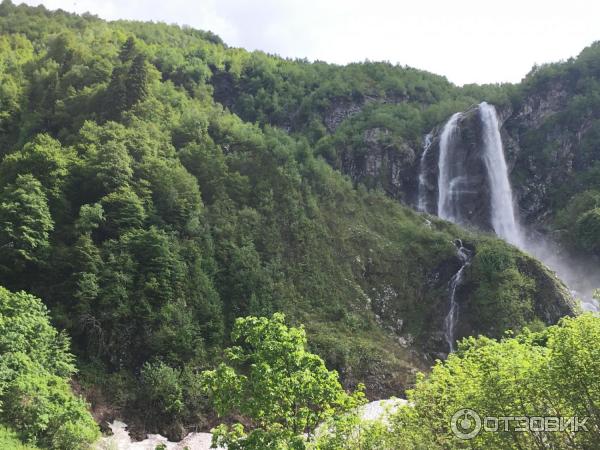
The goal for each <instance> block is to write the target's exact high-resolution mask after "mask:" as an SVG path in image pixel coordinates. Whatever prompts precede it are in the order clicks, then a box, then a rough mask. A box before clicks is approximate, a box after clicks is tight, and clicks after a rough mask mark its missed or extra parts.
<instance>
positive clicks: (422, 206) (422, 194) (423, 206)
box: [417, 133, 433, 212]
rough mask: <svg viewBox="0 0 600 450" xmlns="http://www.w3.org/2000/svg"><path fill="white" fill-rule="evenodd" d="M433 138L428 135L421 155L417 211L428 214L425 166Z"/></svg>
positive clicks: (430, 134) (431, 134)
mask: <svg viewBox="0 0 600 450" xmlns="http://www.w3.org/2000/svg"><path fill="white" fill-rule="evenodd" d="M432 136H433V133H428V134H427V135H426V136H425V139H424V143H423V154H422V155H421V161H420V163H419V194H418V195H419V197H418V201H417V209H418V210H419V211H421V212H427V211H428V206H429V205H428V204H427V192H426V179H425V164H426V161H427V159H426V158H427V152H428V151H429V147H431V139H432Z"/></svg>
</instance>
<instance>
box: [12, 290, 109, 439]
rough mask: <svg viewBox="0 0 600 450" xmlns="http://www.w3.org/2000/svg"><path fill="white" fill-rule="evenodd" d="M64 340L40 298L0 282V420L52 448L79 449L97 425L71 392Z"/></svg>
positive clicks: (69, 359)
mask: <svg viewBox="0 0 600 450" xmlns="http://www.w3.org/2000/svg"><path fill="white" fill-rule="evenodd" d="M68 347H69V341H68V339H67V338H66V337H65V335H64V334H62V333H58V332H57V331H56V329H54V328H53V327H52V326H51V325H50V322H49V317H48V312H47V310H46V308H45V306H44V305H43V304H42V303H41V301H40V300H39V299H37V298H35V297H33V296H31V295H29V294H26V293H24V292H20V293H15V294H13V293H11V292H9V291H8V290H6V289H4V288H1V287H0V404H1V405H2V410H1V412H0V423H4V424H9V425H10V426H11V427H12V428H14V429H15V430H16V431H17V432H18V434H19V436H20V438H22V439H23V440H26V441H28V442H31V443H35V444H39V445H42V446H44V447H48V448H55V449H65V450H67V449H69V450H70V449H73V450H75V449H84V448H87V447H88V446H89V444H91V443H92V442H94V441H95V440H96V439H97V437H98V435H99V432H98V427H97V425H96V424H95V422H94V420H93V419H92V417H91V415H90V414H89V413H88V411H87V405H86V404H85V403H84V402H83V400H81V399H80V398H78V397H75V396H74V394H73V392H72V391H71V389H70V387H69V384H68V377H69V376H70V375H72V374H73V373H74V372H75V367H74V365H73V357H72V355H71V354H69V353H68Z"/></svg>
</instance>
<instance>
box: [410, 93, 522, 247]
mask: <svg viewBox="0 0 600 450" xmlns="http://www.w3.org/2000/svg"><path fill="white" fill-rule="evenodd" d="M478 113H479V118H480V120H481V134H482V141H483V142H482V145H481V148H479V149H478V152H479V153H478V158H480V160H481V162H482V163H483V167H484V168H485V177H486V179H487V184H488V186H489V193H490V199H489V202H490V203H489V204H490V216H491V217H490V218H489V220H490V224H491V227H492V228H493V230H494V231H495V232H496V234H497V235H498V236H500V237H501V238H503V239H504V240H506V241H508V242H510V243H511V244H513V245H516V246H518V247H521V248H522V247H523V245H524V242H523V237H522V233H521V230H520V228H519V225H518V223H517V220H516V218H515V211H514V206H513V197H512V190H511V187H510V182H509V180H508V168H507V166H506V160H505V159H504V149H503V148H502V138H501V136H500V128H499V123H498V116H497V114H496V109H495V108H494V107H493V106H492V105H489V104H488V103H486V102H483V103H481V104H480V105H479V107H478ZM461 116H462V113H456V114H454V115H453V116H452V117H451V118H450V120H448V122H446V124H445V125H444V128H443V130H442V133H441V135H440V154H439V160H438V168H439V175H438V216H439V217H441V218H442V219H446V220H449V221H450V222H454V223H458V224H463V225H464V224H468V223H469V222H470V221H469V218H468V217H465V214H466V213H465V211H464V209H465V208H464V203H465V201H466V199H467V198H468V196H472V195H480V193H478V192H477V191H476V190H475V191H474V190H473V186H471V185H470V183H471V181H472V180H473V179H474V178H475V175H477V174H473V173H469V167H468V164H467V163H468V161H467V160H468V158H469V157H468V155H467V152H468V150H466V149H465V148H462V147H461V146H460V145H457V141H458V142H460V141H459V140H458V139H457V138H460V136H459V131H460V127H459V124H458V121H459V119H460V118H461ZM471 163H472V162H471ZM421 176H424V175H423V170H422V171H421V175H420V177H421Z"/></svg>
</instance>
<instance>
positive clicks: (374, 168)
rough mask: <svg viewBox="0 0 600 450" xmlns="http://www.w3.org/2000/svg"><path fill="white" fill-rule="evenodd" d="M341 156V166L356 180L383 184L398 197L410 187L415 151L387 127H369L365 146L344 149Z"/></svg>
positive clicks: (371, 183) (340, 153) (374, 185)
mask: <svg viewBox="0 0 600 450" xmlns="http://www.w3.org/2000/svg"><path fill="white" fill-rule="evenodd" d="M338 158H339V163H338V164H339V167H340V170H341V171H342V172H343V173H344V174H346V175H348V176H349V177H350V178H351V179H352V181H353V182H355V183H359V182H360V183H363V184H365V185H366V186H367V187H371V188H375V187H377V188H382V189H384V190H385V191H386V192H387V193H388V195H390V196H391V197H393V198H396V199H398V200H403V199H404V193H405V192H407V191H409V190H410V187H409V185H410V183H412V176H411V172H412V171H413V167H414V164H415V151H414V149H413V148H412V147H410V146H409V145H408V144H406V143H405V142H402V141H399V140H397V139H396V137H395V136H393V135H392V133H391V132H390V131H389V130H388V129H386V128H378V127H377V128H370V129H367V130H365V131H364V132H363V141H362V144H361V148H360V149H358V150H357V149H352V148H347V149H342V150H341V151H340V152H339V153H338Z"/></svg>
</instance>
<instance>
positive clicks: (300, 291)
mask: <svg viewBox="0 0 600 450" xmlns="http://www.w3.org/2000/svg"><path fill="white" fill-rule="evenodd" d="M599 52H600V51H599V50H598V48H597V47H596V46H594V47H591V48H590V49H588V50H586V52H584V53H583V54H582V56H581V57H580V59H578V60H577V61H570V62H568V63H565V64H563V65H557V66H548V67H543V68H536V69H534V70H533V71H532V73H531V74H530V75H529V76H528V78H527V79H526V80H525V82H524V83H523V84H521V85H518V86H517V85H502V86H497V85H494V86H475V85H473V86H464V87H462V88H459V87H456V86H454V85H453V84H451V83H449V82H448V81H447V80H446V79H445V78H444V77H440V76H437V75H433V74H430V73H427V72H423V71H419V70H416V69H412V68H408V67H401V66H395V65H391V64H388V63H371V62H365V63H360V64H350V65H348V66H336V65H331V64H326V63H321V62H316V63H309V62H308V61H303V60H288V59H282V58H279V57H276V56H272V55H267V54H264V53H262V52H247V51H245V50H242V49H237V48H230V47H228V46H227V45H226V44H225V43H223V42H222V41H221V39H220V38H219V37H217V36H215V35H213V34H211V33H207V32H202V31H198V30H194V29H191V28H185V27H177V26H170V25H165V24H150V23H139V22H126V21H116V22H105V21H103V20H100V19H98V18H97V17H94V16H91V15H83V16H77V15H73V14H68V13H65V12H62V11H57V12H50V11H48V10H46V9H45V8H44V7H36V8H31V7H27V6H15V5H13V4H12V3H11V2H10V1H8V0H3V2H2V3H1V4H0V286H2V288H0V289H1V290H0V328H2V329H3V330H4V331H3V332H2V333H0V405H1V406H2V408H1V411H0V444H1V443H2V439H5V440H7V442H8V441H9V440H11V442H12V441H14V440H16V439H20V440H21V441H23V442H26V443H28V444H30V445H37V446H39V447H41V448H60V449H63V448H64V449H71V448H73V449H74V448H85V445H86V443H88V442H92V441H93V440H94V439H95V438H96V437H97V435H98V432H99V428H98V427H97V426H95V425H94V423H93V422H92V419H91V416H90V414H89V413H87V412H86V406H87V407H88V409H90V410H91V411H92V412H93V413H94V418H95V419H96V420H97V421H98V422H99V423H100V424H101V425H102V426H105V425H106V423H105V422H106V420H109V419H114V418H116V417H121V418H124V419H126V420H127V422H128V424H130V426H131V427H132V429H134V430H137V432H138V433H139V434H140V435H141V434H143V433H144V432H146V431H152V432H162V433H163V434H166V435H168V436H169V437H172V438H174V439H176V438H181V437H182V436H184V435H185V434H186V432H188V431H189V430H193V429H210V427H211V426H213V425H215V424H216V410H217V409H218V408H215V405H214V403H213V402H212V401H211V398H210V396H209V395H207V393H206V389H205V387H203V386H201V385H202V383H201V379H202V377H201V376H200V373H201V372H203V371H210V370H213V369H215V368H216V367H217V366H219V364H220V363H222V362H223V361H224V360H226V359H227V358H226V353H225V352H224V349H225V348H226V347H230V346H231V345H232V338H231V336H232V332H234V336H235V332H236V326H237V327H239V326H241V325H234V324H236V323H239V322H235V320H236V319H238V318H240V317H246V316H256V317H271V316H273V314H274V313H278V312H284V313H285V314H286V317H287V320H288V322H289V323H290V324H291V325H299V324H304V325H305V327H306V337H305V338H304V341H302V345H301V346H302V348H304V347H305V346H308V348H309V349H310V351H312V352H314V354H315V355H319V356H318V357H317V358H322V361H321V360H320V359H319V361H321V362H320V363H319V362H315V361H317V360H315V359H312V356H311V357H310V358H309V360H310V361H311V364H316V365H317V366H318V367H319V368H320V369H319V370H321V369H322V370H323V372H322V373H323V374H324V375H323V376H326V373H329V372H328V371H327V369H328V370H337V372H338V373H339V375H340V379H341V383H342V384H341V385H339V386H337V385H335V383H333V384H334V385H335V386H334V387H335V389H333V388H332V389H333V391H331V392H333V393H335V395H338V394H339V395H340V396H342V397H343V395H342V394H341V393H340V392H342V391H343V390H342V386H343V388H345V389H348V390H355V391H356V392H357V393H356V394H354V395H355V397H356V396H358V397H360V393H361V392H362V391H361V388H360V385H361V383H364V384H365V386H366V387H365V392H366V395H367V396H368V397H370V398H376V397H383V396H389V395H392V394H395V395H403V394H404V392H405V390H406V389H408V388H410V387H413V386H414V384H415V376H416V372H417V371H427V370H428V369H429V367H430V366H431V365H433V363H434V359H436V358H438V357H440V356H441V355H442V353H443V351H442V350H440V349H439V348H440V343H439V342H438V341H440V340H442V341H443V338H441V337H440V336H439V326H440V323H441V321H443V314H444V313H445V308H446V302H447V281H448V279H449V277H450V275H451V274H452V273H453V272H454V271H456V269H457V264H458V263H457V260H456V256H455V254H456V247H455V240H456V239H461V240H462V242H464V243H465V245H468V246H469V247H470V248H472V249H473V250H474V252H475V255H476V256H475V257H474V258H473V261H472V263H471V265H470V267H469V271H468V274H467V277H466V283H465V288H464V295H465V298H466V299H467V300H465V301H466V302H468V304H469V305H471V309H470V311H471V313H468V314H466V316H465V317H466V319H465V323H468V325H465V328H464V330H463V333H462V334H463V335H469V334H473V335H476V334H485V335H487V336H489V337H490V338H501V337H502V336H503V333H504V331H505V330H507V329H511V330H515V331H520V330H522V329H523V328H524V327H529V328H530V329H533V330H536V331H540V330H541V329H542V328H544V325H547V324H549V323H551V322H556V320H558V318H559V317H556V315H552V314H550V315H549V314H546V312H545V311H546V309H545V306H544V305H545V303H544V302H547V298H549V297H552V298H557V299H559V300H557V301H563V300H564V299H566V298H567V297H568V293H566V292H565V288H564V287H563V286H562V285H561V284H560V282H558V281H556V279H555V278H554V277H553V276H552V274H550V273H549V272H548V271H547V269H545V268H544V267H542V266H541V264H539V263H538V262H537V261H535V260H533V258H531V257H529V256H527V255H525V254H523V253H522V252H520V251H518V250H517V249H515V248H513V247H511V246H509V245H508V244H506V243H504V242H502V241H500V240H498V239H496V238H494V237H492V236H489V235H485V234H481V233H478V232H475V231H472V230H465V229H461V228H459V227H457V226H455V225H452V224H450V223H447V222H444V221H441V220H439V219H437V218H435V217H431V216H427V215H423V214H419V213H417V212H415V211H414V210H412V209H411V208H410V207H409V206H408V202H409V198H408V196H407V195H404V194H399V195H394V198H390V197H389V195H386V186H385V184H384V183H382V182H381V180H378V179H369V180H365V182H364V183H356V182H353V180H351V179H349V178H348V177H346V176H344V175H343V174H342V173H340V171H339V169H340V168H341V165H340V164H341V163H340V161H341V153H342V151H343V152H347V151H350V152H351V153H355V154H360V153H361V152H364V148H365V147H364V145H363V144H364V139H365V132H367V131H368V130H372V129H379V130H385V132H383V131H382V132H381V136H379V137H378V139H380V140H382V141H383V142H384V144H385V145H386V148H389V149H391V151H393V152H395V153H396V154H398V155H404V156H405V160H406V168H407V169H410V168H411V167H412V165H413V164H414V160H415V153H414V149H415V148H417V149H420V148H421V146H422V139H423V135H424V134H426V133H427V132H428V131H430V130H431V128H432V127H434V126H437V125H439V124H440V123H442V122H443V121H444V120H446V119H447V118H448V116H449V115H451V114H452V113H453V112H455V111H459V110H463V109H465V108H467V107H469V106H470V105H472V104H473V103H475V102H479V101H481V100H484V99H485V100H488V101H490V102H493V103H495V104H496V105H498V106H499V107H506V108H515V109H516V108H518V107H519V105H520V104H522V103H523V102H524V101H525V98H526V96H528V95H532V93H535V92H538V91H541V90H543V89H545V86H546V85H547V83H551V82H552V80H556V79H558V78H560V77H563V78H565V79H567V80H572V79H573V77H577V79H576V81H573V84H574V86H573V87H572V89H573V91H574V94H573V95H574V99H579V100H577V101H576V100H573V104H572V106H571V108H572V109H573V111H571V110H569V111H568V112H565V117H573V116H572V114H574V111H582V112H581V114H584V112H583V111H587V112H589V111H590V110H594V108H596V106H595V105H596V103H597V102H595V99H596V96H593V95H588V94H589V93H590V92H596V91H597V89H596V86H597V81H594V80H596V78H597V74H596V73H595V72H594V70H596V69H595V68H596V67H600V65H599V64H600V54H598V53H599ZM575 72H576V73H577V75H574V73H575ZM595 77H596V78H595ZM581 80H588V81H587V84H586V83H583V81H581ZM590 80H591V81H590ZM581 92H583V93H584V94H585V95H582V94H581ZM581 97H583V99H582V98H581ZM355 104H357V105H360V108H359V109H358V110H356V111H355V113H353V114H352V115H348V114H347V113H345V112H340V113H336V111H341V110H343V109H344V108H345V109H348V108H346V107H347V106H348V105H350V106H349V107H350V109H351V108H352V105H355ZM340 105H342V106H343V107H344V108H341V109H340ZM575 108H579V109H577V110H576V109H575ZM332 117H333V119H332ZM557 120H558V119H557ZM565 120H566V119H565ZM548 126H550V125H548ZM544 138H545V136H542V135H540V136H538V137H537V139H539V140H541V139H544ZM530 139H531V140H532V141H531V146H532V147H535V145H534V143H533V142H534V141H533V140H534V139H536V136H533V135H532V136H531V138H530ZM589 139H590V141H589V142H588V143H587V144H586V145H588V147H585V148H586V149H589V150H585V151H584V154H585V155H588V154H589V160H585V161H582V165H583V166H585V167H586V168H588V169H586V170H587V171H586V172H585V173H584V175H582V177H581V180H580V181H581V182H580V183H579V184H576V185H574V184H569V183H570V182H569V180H566V181H564V182H565V183H566V184H569V189H570V190H569V192H568V194H566V193H564V196H566V197H564V196H563V197H560V196H559V195H558V194H556V195H554V196H553V199H556V200H553V201H555V202H556V205H557V206H556V211H557V212H556V214H555V216H556V217H554V218H553V220H554V222H552V223H556V224H558V225H556V226H557V227H559V226H560V227H566V228H567V229H568V230H569V231H568V232H566V234H565V235H566V236H567V237H566V238H565V239H566V240H567V241H568V242H575V244H573V245H574V247H576V246H579V247H585V251H589V250H592V251H597V250H598V249H600V244H598V242H600V241H599V240H598V238H599V237H600V225H598V224H600V220H599V219H598V218H599V217H600V213H599V212H598V205H597V204H596V200H597V199H598V198H600V194H598V192H600V180H597V179H596V178H594V177H595V174H597V173H599V172H598V171H597V169H593V167H596V166H594V164H595V163H593V161H596V158H597V157H598V155H596V154H595V153H594V151H593V150H594V148H595V147H594V145H595V142H594V141H593V140H592V137H590V138H589ZM528 142H529V141H528ZM586 142H587V141H586ZM536 148H537V147H536ZM586 152H587V153H586ZM404 156H403V157H404ZM534 157H535V158H538V157H539V158H542V159H543V154H542V155H537V154H534ZM590 161H592V162H590ZM594 170H595V171H594ZM517 176H520V175H519V172H518V170H517ZM523 176H526V174H525V175H523ZM552 189H554V187H552ZM556 189H558V191H560V190H561V187H560V186H559V185H557V187H556ZM595 189H596V190H597V191H596V190H595ZM553 192H554V191H553ZM561 192H564V191H561ZM387 194H389V192H387ZM561 195H562V194H561ZM573 196H575V197H576V198H577V199H578V201H577V202H575V203H572V202H570V199H572V198H573ZM398 200H401V201H404V203H405V204H401V202H398ZM569 208H571V209H569ZM573 208H575V209H576V211H572V209H573ZM578 227H579V228H578ZM579 229H581V230H580V231H577V230H579ZM565 301H566V300H565ZM273 317H278V316H273ZM257 320H258V319H257ZM588 320H590V321H592V320H593V319H588ZM57 330H59V331H57ZM436 330H437V331H438V336H437V337H435V333H434V332H435V331H436ZM540 332H541V331H540ZM527 336H530V335H527ZM436 339H437V340H436ZM482 339H483V338H482ZM527 339H529V338H527ZM539 339H541V338H539ZM479 342H480V341H477V344H472V346H473V347H474V348H475V347H478V346H479V345H481V346H484V344H485V345H488V341H485V340H483V341H481V342H483V343H482V344H480V343H479ZM526 344H527V343H523V345H526ZM489 345H492V344H489ZM497 345H506V344H497ZM466 348H467V347H466V346H465V349H466ZM71 352H72V354H71ZM465 352H466V353H465V354H467V355H468V350H465ZM311 355H312V354H311ZM459 358H461V356H460V355H459V356H456V357H455V358H454V359H453V360H452V361H454V364H459V363H458V362H456V361H459ZM524 358H525V357H524ZM313 367H316V366H313ZM325 367H327V369H325ZM440 370H442V369H440ZM448 370H450V369H448ZM205 373H206V372H205ZM319 373H321V372H319ZM434 373H437V372H435V370H434ZM327 376H329V375H327ZM433 380H434V381H432V383H435V380H436V378H434V379H433ZM336 383H337V379H336ZM333 393H332V394H331V395H334V394H333ZM347 395H348V398H347V399H346V398H344V401H347V402H350V403H351V401H350V400H348V399H354V397H352V396H351V395H350V394H347ZM26 400H27V401H26ZM355 400H356V399H355ZM355 400H352V401H355ZM356 401H357V400H356ZM86 402H87V405H86ZM23 403H26V404H27V405H28V407H26V408H21V407H17V406H15V405H22V404H23ZM334 403H335V402H334ZM234 409H235V408H234ZM230 413H233V414H235V411H233V412H232V411H230ZM440 414H441V413H440ZM444 414H445V413H444ZM329 415H330V414H329ZM327 417H328V414H325V415H324V416H323V417H322V418H327ZM399 420H400V419H399ZM402 420H408V419H402ZM410 420H420V418H413V417H410ZM2 427H5V428H2ZM296 431H298V430H296ZM296 434H297V433H296ZM434 438H435V439H437V437H436V436H434V437H432V439H434ZM440 439H441V438H440ZM7 445H11V444H7ZM323 445H326V444H323ZM327 445H330V444H327ZM331 445H333V444H331ZM0 446H1V445H0ZM442 447H443V444H442ZM15 448H16V447H15ZM23 448H26V447H23ZM231 448H234V447H231ZM241 448H244V447H241ZM323 448H329V447H323ZM332 448H338V447H332ZM365 448H366V447H365ZM415 448H418V447H415Z"/></svg>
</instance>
